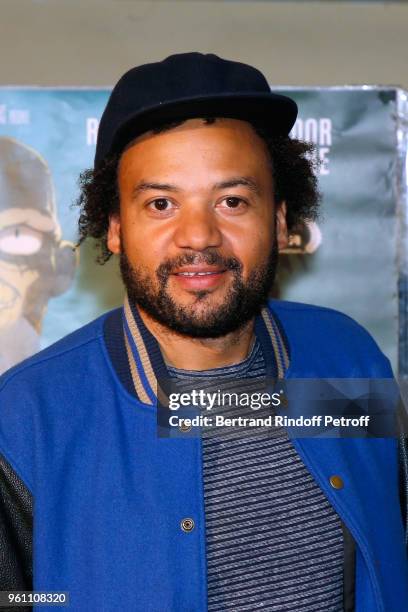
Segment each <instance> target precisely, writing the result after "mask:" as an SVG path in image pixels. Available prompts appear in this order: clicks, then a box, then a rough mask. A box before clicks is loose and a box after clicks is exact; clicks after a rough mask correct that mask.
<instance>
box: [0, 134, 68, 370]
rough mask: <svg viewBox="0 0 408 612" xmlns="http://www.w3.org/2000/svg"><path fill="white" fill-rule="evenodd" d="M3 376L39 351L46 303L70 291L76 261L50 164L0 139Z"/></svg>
mask: <svg viewBox="0 0 408 612" xmlns="http://www.w3.org/2000/svg"><path fill="white" fill-rule="evenodd" d="M0 193H1V199H0V346H1V351H0V373H2V372H5V371H6V370H8V369H9V368H10V367H11V366H13V365H15V364H16V363H18V362H19V361H22V360H23V359H24V358H26V357H29V356H30V355H32V354H33V353H35V352H36V351H38V350H39V348H40V333H41V326H42V320H43V316H44V312H45V309H46V307H47V304H48V300H49V299H50V298H52V297H55V296H57V295H60V294H61V293H64V292H65V291H67V290H68V289H69V287H70V285H71V283H72V280H73V277H74V272H75V267H76V257H75V253H74V250H73V245H72V244H70V243H68V242H66V241H63V240H61V228H60V225H59V223H58V219H57V212H56V205H55V193H54V188H53V185H52V180H51V174H50V170H49V168H48V165H47V163H46V161H45V160H44V159H43V158H42V157H41V156H40V155H39V154H38V153H37V151H34V150H33V149H31V148H30V147H28V146H27V145H25V144H23V143H21V142H18V141H17V140H14V139H13V138H8V137H1V138H0Z"/></svg>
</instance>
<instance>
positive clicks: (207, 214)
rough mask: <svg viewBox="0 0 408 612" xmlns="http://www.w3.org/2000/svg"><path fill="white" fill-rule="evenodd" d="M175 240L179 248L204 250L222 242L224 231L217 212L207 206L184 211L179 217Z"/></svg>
mask: <svg viewBox="0 0 408 612" xmlns="http://www.w3.org/2000/svg"><path fill="white" fill-rule="evenodd" d="M174 242H175V244H176V246H178V247H179V248H188V249H192V250H195V251H203V250H204V249H207V248H209V247H219V246H221V244H222V233H221V230H220V228H219V227H218V224H217V219H216V214H215V212H214V211H212V210H211V209H210V208H207V207H202V208H199V207H195V208H194V209H190V210H185V211H183V212H182V213H181V214H180V215H179V218H178V225H177V228H176V230H175V233H174Z"/></svg>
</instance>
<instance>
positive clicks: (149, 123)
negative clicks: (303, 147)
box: [95, 93, 298, 162]
mask: <svg viewBox="0 0 408 612" xmlns="http://www.w3.org/2000/svg"><path fill="white" fill-rule="evenodd" d="M297 112H298V107H297V104H296V102H295V101H294V100H292V99H291V98H288V97H286V96H282V95H280V94H273V93H265V94H260V93H256V94H251V93H242V94H233V95H230V96H228V95H219V96H214V95H212V96H207V97H203V96H201V97H197V98H188V99H179V100H173V101H172V102H166V103H163V104H160V105H156V106H154V107H150V108H144V109H142V110H140V111H138V112H137V113H135V114H133V115H131V116H128V117H126V118H125V119H124V121H123V122H122V124H121V126H120V127H119V129H118V130H117V132H116V134H115V137H114V139H113V142H112V146H111V149H110V151H109V153H110V154H114V153H118V152H120V151H122V150H123V149H124V148H125V147H126V146H127V145H128V144H129V142H131V141H132V140H133V139H134V138H136V137H137V136H139V135H140V134H143V133H144V132H147V131H149V130H152V129H153V128H155V127H158V126H159V125H160V124H162V123H164V122H167V121H177V120H180V121H181V120H183V119H193V118H195V117H228V118H232V119H242V120H244V121H253V122H256V123H257V124H260V125H262V127H263V128H264V129H265V131H266V132H267V133H268V134H271V135H276V136H287V135H288V134H289V132H290V131H291V129H292V127H293V125H294V123H295V121H296V117H297ZM95 161H96V162H97V161H101V160H95Z"/></svg>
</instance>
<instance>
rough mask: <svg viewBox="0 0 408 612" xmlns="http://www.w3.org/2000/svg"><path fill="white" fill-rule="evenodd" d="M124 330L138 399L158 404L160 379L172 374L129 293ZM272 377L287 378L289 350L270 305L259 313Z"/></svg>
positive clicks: (258, 329)
mask: <svg viewBox="0 0 408 612" xmlns="http://www.w3.org/2000/svg"><path fill="white" fill-rule="evenodd" d="M122 320H123V330H124V337H125V344H126V351H127V357H128V362H129V367H130V371H131V375H132V380H133V385H134V388H135V392H136V395H137V397H138V399H139V400H140V401H141V402H143V403H145V404H152V405H156V403H157V395H156V394H157V391H156V390H157V389H158V384H157V381H158V379H159V380H160V379H165V378H168V376H169V374H168V370H167V367H166V364H165V361H164V359H163V356H162V353H161V350H160V346H159V343H158V342H157V340H156V338H155V337H154V336H153V334H151V332H150V331H149V330H148V329H147V327H146V326H145V324H144V323H143V320H142V318H141V316H140V314H139V311H138V309H137V307H136V306H134V305H132V304H130V302H129V299H128V297H127V296H126V298H125V301H124V305H123V308H122ZM255 334H256V336H257V338H258V339H259V341H260V343H261V347H262V352H263V355H264V359H265V365H266V376H267V377H268V378H276V376H277V377H278V378H283V377H284V375H285V372H286V370H287V368H288V367H289V354H288V349H287V344H286V343H285V339H284V337H283V333H282V331H281V329H280V327H279V325H278V324H277V322H276V320H275V318H274V316H273V314H272V312H271V311H270V309H269V308H268V307H267V306H264V307H263V308H262V309H261V313H260V314H259V315H258V316H256V317H255Z"/></svg>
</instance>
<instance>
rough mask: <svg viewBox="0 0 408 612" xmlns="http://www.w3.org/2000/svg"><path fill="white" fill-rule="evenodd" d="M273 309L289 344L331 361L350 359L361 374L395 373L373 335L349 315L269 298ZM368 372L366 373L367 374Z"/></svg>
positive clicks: (351, 367)
mask: <svg viewBox="0 0 408 612" xmlns="http://www.w3.org/2000/svg"><path fill="white" fill-rule="evenodd" d="M268 306H269V308H270V310H271V312H272V313H273V314H274V315H275V316H276V317H277V319H278V320H279V321H280V323H281V325H282V327H283V329H284V331H285V334H286V336H287V340H288V343H289V346H290V347H292V348H295V350H296V351H297V352H298V353H299V352H303V353H304V354H305V353H306V351H307V353H308V354H309V355H310V356H313V355H314V354H316V353H317V352H319V354H320V355H322V356H326V357H327V359H329V360H330V362H331V363H333V362H334V360H336V359H337V361H339V362H341V361H342V360H343V361H345V360H347V362H348V365H349V368H350V370H352V369H353V367H354V368H355V369H356V370H357V371H358V370H360V371H361V375H362V376H365V375H369V372H370V375H373V374H375V375H378V376H379V377H381V376H384V377H388V376H390V375H391V374H392V371H391V367H390V364H389V361H388V359H387V357H386V356H385V355H384V354H383V353H382V351H381V349H380V348H379V346H378V344H377V342H376V341H375V340H374V338H373V337H372V335H371V334H370V333H369V332H368V331H367V330H366V329H365V328H364V327H363V326H362V325H360V323H358V322H357V321H355V320H354V319H353V318H352V317H350V316H348V315H347V314H345V313H343V312H340V311H338V310H335V309H333V308H327V307H324V306H316V305H312V304H303V303H300V302H289V301H284V300H269V302H268ZM365 373H367V374H365Z"/></svg>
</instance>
